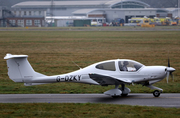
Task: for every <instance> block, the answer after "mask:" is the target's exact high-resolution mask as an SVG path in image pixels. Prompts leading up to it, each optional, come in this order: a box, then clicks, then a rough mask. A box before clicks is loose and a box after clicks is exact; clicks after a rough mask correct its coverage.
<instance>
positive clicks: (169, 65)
mask: <svg viewBox="0 0 180 118" xmlns="http://www.w3.org/2000/svg"><path fill="white" fill-rule="evenodd" d="M168 67H171V66H170V61H169V58H168Z"/></svg>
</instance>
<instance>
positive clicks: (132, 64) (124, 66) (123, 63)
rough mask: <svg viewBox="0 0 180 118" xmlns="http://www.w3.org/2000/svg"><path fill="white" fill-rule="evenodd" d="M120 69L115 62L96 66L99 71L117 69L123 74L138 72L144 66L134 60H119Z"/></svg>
mask: <svg viewBox="0 0 180 118" xmlns="http://www.w3.org/2000/svg"><path fill="white" fill-rule="evenodd" d="M117 62H118V67H117V68H116V64H115V61H108V62H104V63H103V62H102V63H100V64H98V65H96V68H97V69H101V70H108V71H116V69H118V70H120V71H122V72H137V71H138V70H139V69H140V68H141V67H142V66H143V64H141V63H139V62H136V61H133V60H118V61H117Z"/></svg>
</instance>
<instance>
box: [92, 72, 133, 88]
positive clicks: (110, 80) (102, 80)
mask: <svg viewBox="0 0 180 118" xmlns="http://www.w3.org/2000/svg"><path fill="white" fill-rule="evenodd" d="M89 77H90V78H91V79H93V80H94V81H96V82H97V83H99V84H100V85H101V86H107V85H119V84H131V83H132V81H130V80H129V79H122V78H117V77H113V76H110V75H104V74H103V75H102V74H94V73H93V74H89Z"/></svg>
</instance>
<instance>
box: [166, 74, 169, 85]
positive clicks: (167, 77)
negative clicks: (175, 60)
mask: <svg viewBox="0 0 180 118" xmlns="http://www.w3.org/2000/svg"><path fill="white" fill-rule="evenodd" d="M168 79H169V72H167V76H166V81H167V83H168Z"/></svg>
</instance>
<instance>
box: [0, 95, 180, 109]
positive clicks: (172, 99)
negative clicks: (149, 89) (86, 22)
mask: <svg viewBox="0 0 180 118" xmlns="http://www.w3.org/2000/svg"><path fill="white" fill-rule="evenodd" d="M0 103H103V104H121V105H139V106H156V107H175V108H180V94H179V93H174V94H171V93H162V94H161V95H160V97H154V96H153V95H152V94H142V93H141V94H138V93H133V94H129V95H128V96H126V97H118V98H112V97H110V96H107V95H104V94H0Z"/></svg>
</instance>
